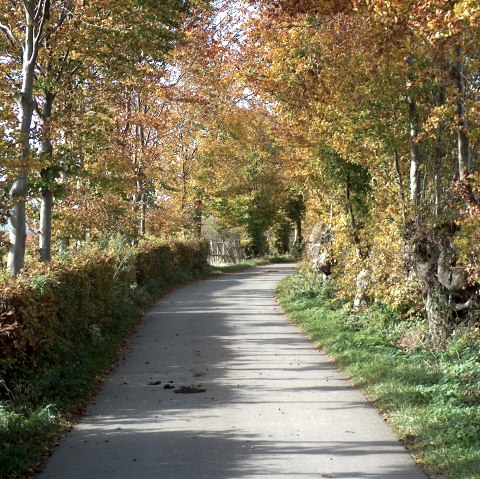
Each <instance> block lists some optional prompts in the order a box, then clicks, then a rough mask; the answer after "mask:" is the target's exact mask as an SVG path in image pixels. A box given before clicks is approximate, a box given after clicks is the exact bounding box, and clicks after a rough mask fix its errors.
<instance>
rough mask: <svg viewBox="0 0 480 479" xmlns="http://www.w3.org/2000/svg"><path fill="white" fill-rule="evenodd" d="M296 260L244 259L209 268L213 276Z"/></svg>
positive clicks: (287, 257) (292, 258) (291, 257)
mask: <svg viewBox="0 0 480 479" xmlns="http://www.w3.org/2000/svg"><path fill="white" fill-rule="evenodd" d="M295 261H296V258H295V257H294V256H292V255H282V256H265V257H262V258H252V259H246V260H244V261H241V262H239V263H232V264H225V265H221V266H211V271H212V273H213V274H217V273H234V272H235V271H241V270H242V269H247V268H253V267H255V266H262V265H266V264H272V263H293V262H295Z"/></svg>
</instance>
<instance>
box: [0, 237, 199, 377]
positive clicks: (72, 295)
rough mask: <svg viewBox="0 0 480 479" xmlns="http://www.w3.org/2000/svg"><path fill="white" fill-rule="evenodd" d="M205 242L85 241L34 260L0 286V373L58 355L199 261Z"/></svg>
mask: <svg viewBox="0 0 480 479" xmlns="http://www.w3.org/2000/svg"><path fill="white" fill-rule="evenodd" d="M207 255H208V245H207V244H206V243H204V242H199V241H190V242H184V243H180V242H174V243H168V244H165V243H158V242H153V241H150V242H143V243H140V244H139V245H138V246H136V247H132V246H128V245H121V246H118V245H117V247H116V248H108V249H103V250H102V249H99V248H96V247H90V248H86V249H85V250H84V251H82V252H81V253H79V254H77V255H73V256H71V257H70V258H68V260H64V261H60V262H57V263H54V264H52V265H49V266H48V267H46V266H37V267H36V268H35V269H34V271H26V272H25V273H23V274H22V275H20V276H19V277H17V278H15V279H9V280H4V281H5V284H3V285H2V286H3V287H2V288H1V290H0V374H1V375H2V376H3V377H4V378H8V377H9V376H10V375H11V374H12V373H14V372H15V373H16V372H17V371H18V369H26V370H36V369H41V368H43V367H48V365H49V364H52V363H58V362H60V361H63V360H64V359H65V358H66V357H67V356H69V355H70V354H71V353H72V351H76V350H78V349H79V348H81V347H83V346H84V345H85V344H86V343H88V342H90V341H91V340H92V337H94V336H99V335H102V334H104V332H105V331H106V330H108V329H109V328H110V327H112V323H113V322H114V321H115V320H116V319H118V317H119V315H122V312H124V311H125V310H127V309H129V308H131V307H132V305H139V304H145V303H146V302H148V300H149V299H151V298H152V297H153V296H154V295H155V294H156V293H158V292H159V291H160V290H161V289H162V288H163V287H165V286H167V285H168V284H170V283H172V282H175V280H176V279H182V275H189V274H192V273H198V272H201V271H202V270H204V269H205V268H206V265H207Z"/></svg>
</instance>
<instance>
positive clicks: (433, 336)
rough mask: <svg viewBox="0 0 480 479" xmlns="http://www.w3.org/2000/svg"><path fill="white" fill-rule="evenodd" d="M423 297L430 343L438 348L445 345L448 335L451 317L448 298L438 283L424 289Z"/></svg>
mask: <svg viewBox="0 0 480 479" xmlns="http://www.w3.org/2000/svg"><path fill="white" fill-rule="evenodd" d="M423 295H424V303H425V311H426V313H427V320H428V331H429V337H430V342H431V343H432V346H433V347H434V348H439V347H442V346H443V345H444V344H445V341H446V340H447V338H448V335H449V334H450V328H451V320H452V318H451V316H452V315H451V308H450V307H449V305H448V296H447V294H446V292H445V290H444V288H443V287H442V285H441V284H440V283H438V282H434V283H433V284H431V285H429V286H428V287H427V288H424V293H423Z"/></svg>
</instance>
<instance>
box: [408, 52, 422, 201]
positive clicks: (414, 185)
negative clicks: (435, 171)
mask: <svg viewBox="0 0 480 479" xmlns="http://www.w3.org/2000/svg"><path fill="white" fill-rule="evenodd" d="M407 65H408V70H409V72H408V79H409V81H410V82H411V81H412V73H411V70H412V68H413V55H412V54H410V55H409V56H408V58H407ZM408 112H409V120H410V199H411V201H412V203H413V205H414V207H415V209H417V208H418V205H419V200H420V175H419V172H420V164H421V157H420V148H419V145H418V133H419V121H420V116H419V112H418V106H417V102H416V101H415V99H414V98H413V97H412V96H410V97H409V98H408Z"/></svg>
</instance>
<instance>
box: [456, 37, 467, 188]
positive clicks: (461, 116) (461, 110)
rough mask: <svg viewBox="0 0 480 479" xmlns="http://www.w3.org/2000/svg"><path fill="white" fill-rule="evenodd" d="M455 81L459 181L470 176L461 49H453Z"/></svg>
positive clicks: (458, 46) (457, 47) (459, 47)
mask: <svg viewBox="0 0 480 479" xmlns="http://www.w3.org/2000/svg"><path fill="white" fill-rule="evenodd" d="M455 57H456V58H455V62H454V69H455V80H456V84H457V90H458V98H457V122H458V135H457V136H458V172H459V178H460V181H464V180H465V179H466V178H467V176H468V175H469V174H470V171H471V170H470V140H469V137H468V122H467V116H466V111H465V78H464V75H463V61H462V47H461V46H460V45H457V46H456V47H455Z"/></svg>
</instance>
